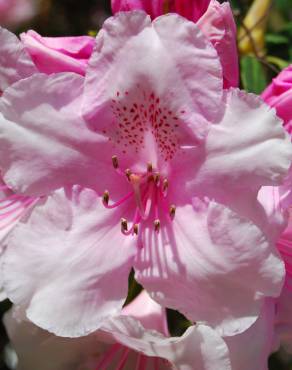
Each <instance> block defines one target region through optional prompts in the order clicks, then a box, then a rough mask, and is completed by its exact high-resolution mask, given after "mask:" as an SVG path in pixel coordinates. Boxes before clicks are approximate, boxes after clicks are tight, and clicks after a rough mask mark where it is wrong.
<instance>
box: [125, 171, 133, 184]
mask: <svg viewBox="0 0 292 370" xmlns="http://www.w3.org/2000/svg"><path fill="white" fill-rule="evenodd" d="M125 174H126V176H127V179H128V181H131V175H132V171H131V170H130V169H129V168H127V169H126V171H125Z"/></svg>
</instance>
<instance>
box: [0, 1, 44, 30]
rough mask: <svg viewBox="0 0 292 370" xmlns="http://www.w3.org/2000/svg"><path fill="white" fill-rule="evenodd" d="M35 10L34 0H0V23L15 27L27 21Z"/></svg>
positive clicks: (35, 2)
mask: <svg viewBox="0 0 292 370" xmlns="http://www.w3.org/2000/svg"><path fill="white" fill-rule="evenodd" d="M36 11H37V1H35V0H0V25H1V26H6V27H16V26H19V24H20V23H22V22H25V21H28V20H29V19H30V18H32V17H33V16H34V15H35V14H36Z"/></svg>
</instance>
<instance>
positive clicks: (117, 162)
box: [112, 155, 119, 170]
mask: <svg viewBox="0 0 292 370" xmlns="http://www.w3.org/2000/svg"><path fill="white" fill-rule="evenodd" d="M112 163H113V166H114V169H115V170H116V169H117V168H119V160H118V157H117V156H116V155H113V156H112Z"/></svg>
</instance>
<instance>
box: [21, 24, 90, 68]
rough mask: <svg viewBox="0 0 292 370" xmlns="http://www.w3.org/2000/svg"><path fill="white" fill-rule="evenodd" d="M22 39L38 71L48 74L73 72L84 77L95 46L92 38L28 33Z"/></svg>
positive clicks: (23, 34)
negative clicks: (45, 35) (43, 35)
mask: <svg viewBox="0 0 292 370" xmlns="http://www.w3.org/2000/svg"><path fill="white" fill-rule="evenodd" d="M20 38H21V41H22V43H23V45H24V46H25V48H26V50H27V51H28V53H29V54H30V56H31V58H32V60H33V62H34V64H35V66H36V67H37V69H38V70H39V71H40V72H44V73H48V74H49V73H55V72H65V71H68V72H70V71H72V72H75V73H79V74H81V75H84V74H85V70H86V67H87V63H88V59H89V57H90V55H91V53H92V50H93V45H94V38H93V37H90V36H78V37H42V36H40V35H39V34H37V33H36V32H35V31H28V32H26V33H22V34H21V35H20Z"/></svg>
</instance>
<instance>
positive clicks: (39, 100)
mask: <svg viewBox="0 0 292 370" xmlns="http://www.w3.org/2000/svg"><path fill="white" fill-rule="evenodd" d="M82 92H83V78H82V77H81V76H79V75H76V74H73V73H72V74H70V73H67V74H66V73H64V74H54V75H52V76H46V75H43V74H35V75H34V76H32V77H31V78H29V79H25V80H22V81H19V82H18V83H16V84H14V85H13V86H11V87H10V88H8V89H6V91H5V93H4V94H3V96H2V99H1V104H0V109H1V112H2V114H3V116H5V118H4V117H3V116H1V115H0V131H1V133H0V142H1V149H0V151H1V152H2V154H1V158H0V163H1V168H2V170H3V175H4V178H5V182H6V184H8V185H9V186H11V187H12V188H14V190H17V192H18V193H23V192H26V193H30V194H33V195H43V194H46V193H48V192H50V191H51V190H54V189H57V188H59V187H61V186H63V185H66V184H67V185H73V184H76V183H79V184H81V185H85V186H86V185H92V186H94V185H96V184H97V183H100V186H102V184H103V181H102V179H104V180H106V181H107V184H109V183H110V182H113V183H114V182H115V178H114V177H113V176H112V175H111V174H110V175H111V177H110V178H109V176H108V175H107V172H108V171H107V167H106V168H105V167H104V165H103V161H102V160H101V159H102V156H103V155H104V152H106V148H107V146H108V142H107V141H105V139H104V138H103V137H102V136H101V135H99V134H97V133H96V134H95V133H94V132H92V131H89V130H88V129H87V127H86V124H85V122H84V121H83V119H82V117H81V116H80V105H81V99H82ZM8 142H10V144H8ZM11 145H12V146H11ZM4 152H6V154H5V155H4ZM8 153H9V154H8ZM98 153H99V154H98ZM108 160H109V164H108V166H109V165H111V158H108ZM104 162H105V161H104ZM105 163H106V162H105Z"/></svg>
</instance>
